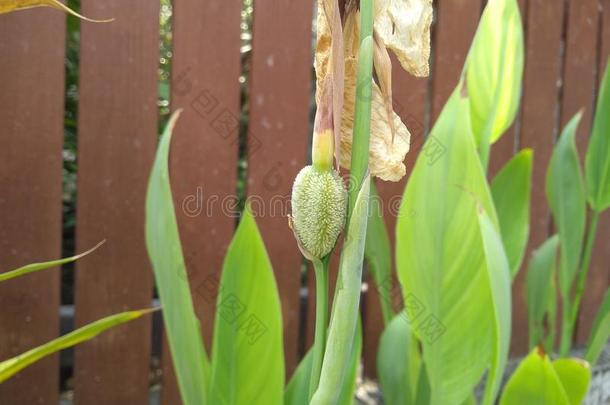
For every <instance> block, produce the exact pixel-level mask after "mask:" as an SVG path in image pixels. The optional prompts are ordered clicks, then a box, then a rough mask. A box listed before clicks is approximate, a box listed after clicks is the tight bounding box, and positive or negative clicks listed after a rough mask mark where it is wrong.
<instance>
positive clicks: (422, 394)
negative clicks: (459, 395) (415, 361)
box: [415, 362, 472, 405]
mask: <svg viewBox="0 0 610 405" xmlns="http://www.w3.org/2000/svg"><path fill="white" fill-rule="evenodd" d="M471 396H472V394H471ZM415 404H416V405H431V402H430V380H429V379H428V372H427V371H426V363H424V362H422V363H421V367H420V369H419V373H418V378H417V394H416V395H415Z"/></svg>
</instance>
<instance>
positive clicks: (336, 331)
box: [311, 175, 371, 405]
mask: <svg viewBox="0 0 610 405" xmlns="http://www.w3.org/2000/svg"><path fill="white" fill-rule="evenodd" d="M370 183H371V179H370V176H368V175H367V176H366V177H365V178H364V182H363V183H362V186H361V188H360V191H359V192H358V198H357V199H356V202H355V203H354V210H353V211H352V216H351V219H350V222H349V225H348V228H347V229H348V231H347V236H346V237H345V241H344V242H343V251H342V252H341V263H340V265H339V276H338V279H337V284H336V290H335V298H334V302H333V311H332V316H331V320H330V326H329V328H328V338H327V341H326V350H325V352H324V362H323V363H322V372H321V374H320V385H319V386H318V389H317V390H316V392H315V393H314V395H313V397H312V399H311V404H312V405H313V404H317V405H326V404H334V403H336V401H337V399H338V397H339V394H340V391H339V390H337V387H340V386H342V384H343V381H344V380H345V378H347V377H346V376H347V374H348V370H349V364H350V358H351V353H352V350H353V349H352V347H353V345H354V342H355V339H354V336H355V334H356V333H357V330H356V329H357V324H358V319H359V317H358V314H359V312H358V311H359V308H360V292H361V285H362V262H363V261H364V243H365V239H366V226H367V222H368V221H367V220H368V212H369V198H370ZM350 343H351V344H350Z"/></svg>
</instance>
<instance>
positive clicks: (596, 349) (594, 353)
mask: <svg viewBox="0 0 610 405" xmlns="http://www.w3.org/2000/svg"><path fill="white" fill-rule="evenodd" d="M608 339H610V290H608V291H606V295H605V296H604V300H603V301H602V304H601V306H600V307H599V309H598V310H597V315H595V319H594V320H593V326H592V328H591V335H589V340H588V341H587V353H586V355H585V359H587V361H588V362H589V363H591V364H593V365H595V364H597V360H598V359H599V356H600V355H601V354H602V351H603V350H604V347H605V346H606V344H607V343H608Z"/></svg>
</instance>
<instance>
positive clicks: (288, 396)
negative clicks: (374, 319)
mask: <svg viewBox="0 0 610 405" xmlns="http://www.w3.org/2000/svg"><path fill="white" fill-rule="evenodd" d="M361 354H362V325H361V323H360V321H358V330H357V333H356V344H355V345H354V346H353V348H352V357H351V360H350V365H349V371H348V374H347V376H346V378H345V380H344V381H343V386H342V387H341V394H340V396H339V400H338V402H337V405H352V404H353V401H354V392H355V391H356V377H357V373H358V366H359V365H360V358H361ZM312 359H313V357H312V352H311V350H309V351H308V352H307V354H306V355H305V357H303V360H301V362H300V363H299V366H298V367H297V369H296V371H295V372H294V374H293V376H292V378H291V379H290V381H289V382H288V385H287V386H286V391H285V392H284V405H308V404H309V400H308V396H309V379H310V377H311V362H312Z"/></svg>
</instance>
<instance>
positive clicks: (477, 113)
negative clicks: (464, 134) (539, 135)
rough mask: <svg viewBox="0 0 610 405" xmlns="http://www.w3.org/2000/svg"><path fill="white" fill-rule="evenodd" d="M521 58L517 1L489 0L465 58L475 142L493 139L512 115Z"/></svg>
mask: <svg viewBox="0 0 610 405" xmlns="http://www.w3.org/2000/svg"><path fill="white" fill-rule="evenodd" d="M523 60H524V53H523V27H522V24H521V16H520V15H519V6H518V4H517V1H516V0H490V1H488V2H487V6H486V7H485V10H484V11H483V15H482V17H481V20H480V22H479V28H478V29H477V33H476V35H475V38H474V41H473V43H472V46H471V49H470V52H469V54H468V60H467V62H466V79H467V80H466V83H467V85H468V95H469V98H470V105H471V110H470V113H471V117H472V130H473V133H474V136H475V139H476V142H477V144H482V143H483V142H484V144H487V145H489V144H492V143H494V142H495V141H497V140H498V139H499V138H500V137H501V136H502V134H503V133H504V131H506V129H507V128H508V127H509V126H510V125H511V124H512V122H513V120H514V119H515V116H516V114H517V108H518V105H519V99H520V96H521V81H522V77H523Z"/></svg>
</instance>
